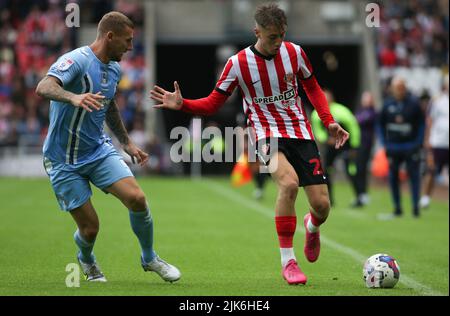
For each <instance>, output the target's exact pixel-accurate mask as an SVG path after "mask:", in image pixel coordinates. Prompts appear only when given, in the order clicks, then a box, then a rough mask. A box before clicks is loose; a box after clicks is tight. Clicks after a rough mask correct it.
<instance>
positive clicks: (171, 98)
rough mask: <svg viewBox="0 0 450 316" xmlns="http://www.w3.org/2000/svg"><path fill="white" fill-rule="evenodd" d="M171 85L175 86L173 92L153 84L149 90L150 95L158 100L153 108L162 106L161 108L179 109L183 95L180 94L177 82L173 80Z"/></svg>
mask: <svg viewBox="0 0 450 316" xmlns="http://www.w3.org/2000/svg"><path fill="white" fill-rule="evenodd" d="M173 86H174V88H175V91H174V92H169V91H167V90H164V89H163V88H161V87H159V86H155V87H154V88H153V89H152V90H151V91H150V97H151V98H152V99H153V100H155V101H157V102H159V103H158V104H156V105H154V106H153V107H154V108H163V109H171V110H179V109H181V106H182V105H183V97H182V96H181V91H180V87H179V86H178V82H176V81H175V82H174V83H173Z"/></svg>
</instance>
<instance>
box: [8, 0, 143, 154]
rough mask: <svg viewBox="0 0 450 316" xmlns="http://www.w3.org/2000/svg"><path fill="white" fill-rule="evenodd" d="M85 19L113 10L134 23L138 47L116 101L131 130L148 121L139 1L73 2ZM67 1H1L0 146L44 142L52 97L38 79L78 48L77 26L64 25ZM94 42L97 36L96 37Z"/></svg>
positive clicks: (126, 66) (93, 20)
mask: <svg viewBox="0 0 450 316" xmlns="http://www.w3.org/2000/svg"><path fill="white" fill-rule="evenodd" d="M70 2H76V3H78V4H79V6H80V8H81V23H95V24H96V23H97V22H98V21H99V19H100V18H101V16H102V15H103V14H104V13H106V12H108V11H111V10H119V11H121V12H124V13H125V14H127V15H128V16H129V17H130V18H132V20H133V21H134V23H135V25H136V28H135V39H134V50H133V51H132V52H130V53H128V54H126V55H125V56H124V59H123V60H122V62H121V66H122V71H123V74H122V80H121V82H120V86H119V87H118V95H117V103H118V105H119V107H120V110H121V113H122V116H123V119H124V123H125V125H126V127H127V128H128V130H129V131H131V130H133V129H134V128H135V126H136V127H138V128H139V126H142V125H143V123H144V117H145V115H144V109H143V95H144V93H143V91H144V83H145V69H146V67H145V59H144V44H143V35H142V25H143V18H142V15H143V10H142V4H141V2H136V1H115V2H114V4H112V3H111V1H102V0H100V1H84V0H79V1H70ZM65 5H66V1H62V0H41V1H18V0H0V147H2V146H17V145H29V146H41V145H42V143H43V140H44V138H45V136H46V133H47V128H48V110H49V107H48V101H46V100H43V99H42V98H40V97H38V96H37V95H36V94H35V92H34V91H35V88H36V85H37V83H38V82H39V80H40V79H41V78H42V77H43V76H45V74H46V72H47V70H48V68H49V67H50V65H51V64H52V63H54V62H55V61H56V59H57V58H58V57H59V56H61V55H62V54H64V53H66V52H68V51H70V50H72V49H74V48H76V46H77V37H76V36H77V32H76V28H70V27H67V26H66V24H65V18H66V12H65ZM92 40H94V39H92Z"/></svg>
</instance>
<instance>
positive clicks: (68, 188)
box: [43, 46, 133, 211]
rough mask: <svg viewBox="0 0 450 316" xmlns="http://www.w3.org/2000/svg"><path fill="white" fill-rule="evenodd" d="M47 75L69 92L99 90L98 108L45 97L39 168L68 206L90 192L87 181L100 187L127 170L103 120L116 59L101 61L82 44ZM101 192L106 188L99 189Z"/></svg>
mask: <svg viewBox="0 0 450 316" xmlns="http://www.w3.org/2000/svg"><path fill="white" fill-rule="evenodd" d="M47 75H49V76H53V77H56V78H58V79H59V80H61V82H62V84H63V88H64V90H67V91H71V92H73V93H75V94H83V93H87V92H90V93H94V94H95V93H97V92H101V93H102V95H104V96H105V98H104V99H103V100H102V101H101V102H102V103H103V108H102V109H100V110H98V111H96V110H94V111H92V112H88V111H86V110H85V109H83V108H80V107H74V106H73V105H72V104H69V103H63V102H57V101H51V102H50V127H49V131H48V134H47V138H46V139H45V143H44V150H43V152H44V167H45V171H46V172H47V174H48V176H49V178H50V182H51V184H52V187H53V190H54V191H55V195H56V198H57V200H58V202H59V205H60V208H61V209H62V210H65V211H71V210H73V209H76V208H77V207H80V206H82V205H83V204H84V203H86V201H87V200H88V199H89V198H90V197H91V195H92V191H91V187H90V182H91V183H93V184H94V185H95V186H96V187H98V188H100V189H102V190H105V189H106V188H107V187H109V186H110V185H112V184H113V183H115V182H117V181H119V180H120V179H123V178H126V177H132V176H133V174H132V172H131V170H130V168H128V166H127V164H126V163H125V162H124V161H123V158H122V156H120V155H119V154H118V153H117V151H116V150H115V148H114V147H113V145H112V144H111V139H110V138H109V137H108V136H106V135H105V133H104V130H103V124H104V122H105V115H106V111H107V110H108V108H109V106H110V105H109V104H110V102H111V100H112V99H113V98H114V95H115V93H116V87H117V83H118V82H119V80H120V66H119V64H118V63H117V62H110V63H108V64H104V63H102V62H101V61H100V60H99V59H98V58H97V57H96V56H95V54H94V53H93V52H92V50H91V49H90V48H89V47H88V46H84V47H81V48H78V49H76V50H74V51H71V52H69V53H67V54H65V55H63V56H61V57H60V58H59V59H58V60H57V61H56V63H54V64H53V65H52V66H51V67H50V70H49V71H48V73H47ZM105 192H106V191H105Z"/></svg>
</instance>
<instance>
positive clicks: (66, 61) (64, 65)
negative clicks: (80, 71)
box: [58, 58, 73, 71]
mask: <svg viewBox="0 0 450 316" xmlns="http://www.w3.org/2000/svg"><path fill="white" fill-rule="evenodd" d="M72 65H73V60H72V59H70V58H65V59H64V60H63V61H61V62H60V63H59V65H58V70H59V71H66V70H67V69H69V68H70V67H71V66H72Z"/></svg>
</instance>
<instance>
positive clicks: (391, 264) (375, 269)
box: [363, 253, 400, 288]
mask: <svg viewBox="0 0 450 316" xmlns="http://www.w3.org/2000/svg"><path fill="white" fill-rule="evenodd" d="M363 277H364V281H365V283H366V286H367V287H368V288H392V287H394V286H395V285H396V284H397V282H398V280H399V279H400V266H399V265H398V263H397V261H396V260H395V259H394V258H393V257H391V256H389V255H387V254H382V253H378V254H376V255H373V256H371V257H370V258H369V259H367V260H366V262H365V263H364V268H363Z"/></svg>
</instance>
